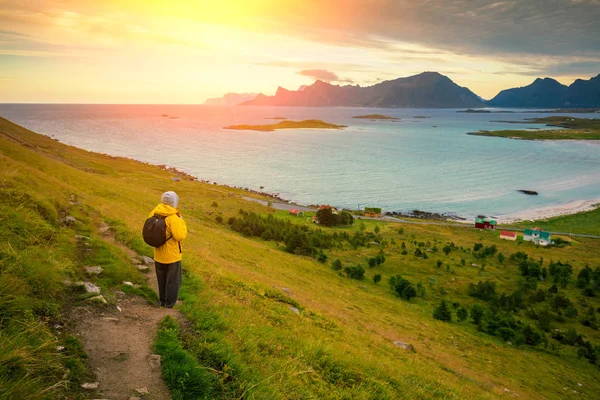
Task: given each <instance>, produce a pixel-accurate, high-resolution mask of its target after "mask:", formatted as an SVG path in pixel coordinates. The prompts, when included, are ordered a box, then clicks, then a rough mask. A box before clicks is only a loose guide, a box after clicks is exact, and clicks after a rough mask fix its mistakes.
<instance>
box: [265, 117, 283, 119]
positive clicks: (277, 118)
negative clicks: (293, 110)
mask: <svg viewBox="0 0 600 400" xmlns="http://www.w3.org/2000/svg"><path fill="white" fill-rule="evenodd" d="M265 119H287V118H286V117H265Z"/></svg>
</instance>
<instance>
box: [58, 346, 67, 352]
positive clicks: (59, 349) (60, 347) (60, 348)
mask: <svg viewBox="0 0 600 400" xmlns="http://www.w3.org/2000/svg"><path fill="white" fill-rule="evenodd" d="M64 349H65V346H56V351H63V350H64Z"/></svg>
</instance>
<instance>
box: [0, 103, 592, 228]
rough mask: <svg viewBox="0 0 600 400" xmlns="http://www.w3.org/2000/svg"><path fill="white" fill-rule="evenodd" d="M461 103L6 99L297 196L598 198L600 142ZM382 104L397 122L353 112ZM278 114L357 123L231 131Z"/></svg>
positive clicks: (389, 201) (14, 108) (107, 139)
mask: <svg viewBox="0 0 600 400" xmlns="http://www.w3.org/2000/svg"><path fill="white" fill-rule="evenodd" d="M456 111H457V110H454V109H364V108H299V107H289V108H288V107H213V106H200V105H64V104H61V105H58V104H0V116H2V117H4V118H7V119H9V120H11V121H14V122H15V123H17V124H20V125H23V126H25V127H26V128H28V129H30V130H32V131H34V132H38V133H41V134H45V135H48V136H51V137H54V138H56V139H58V140H60V141H61V142H63V143H67V144H70V145H74V146H77V147H80V148H84V149H87V150H91V151H95V152H100V153H106V154H110V155H115V156H123V157H129V158H133V159H137V160H140V161H144V162H149V163H153V164H166V165H168V166H173V167H176V168H178V169H181V170H183V171H185V172H187V173H189V174H191V175H194V176H196V177H198V178H199V179H203V180H209V181H216V182H219V183H223V184H227V185H232V186H241V187H248V188H251V189H256V190H259V188H260V187H261V186H263V187H264V191H267V192H270V193H278V194H279V195H280V196H281V197H284V198H286V199H290V200H292V201H295V202H298V203H300V204H332V205H336V206H339V207H348V208H357V207H358V206H360V207H365V206H372V207H382V208H384V209H385V210H387V211H411V210H413V209H419V210H424V211H431V212H439V213H453V214H456V215H460V216H465V217H468V218H471V217H473V216H475V215H478V214H484V215H494V216H497V215H500V216H501V215H506V214H512V213H518V212H522V211H524V210H530V209H536V208H540V207H547V206H553V205H559V204H564V203H567V202H570V201H573V200H591V199H598V198H600V143H598V142H592V141H589V142H585V141H524V140H511V139H505V138H495V137H479V136H473V135H468V134H467V133H468V132H473V131H477V130H480V129H486V130H495V129H521V128H523V129H529V128H535V127H537V128H540V127H541V126H539V125H537V126H536V125H531V124H525V123H516V124H514V123H513V124H510V125H509V124H506V123H501V122H495V121H497V120H505V121H521V120H524V119H525V118H535V117H544V116H548V115H549V114H543V113H531V112H528V113H489V114H487V113H481V114H479V113H477V114H472V113H457V112H456ZM512 111H515V110H512ZM374 113H379V114H385V115H389V116H393V117H397V118H400V120H399V121H388V120H385V121H384V120H378V121H371V120H368V119H367V120H363V119H355V118H352V117H353V116H357V115H365V114H374ZM163 115H168V116H163ZM417 116H424V117H427V118H415V117H417ZM574 116H576V117H579V118H593V117H596V118H597V117H598V115H597V114H589V115H588V114H577V115H574ZM272 117H285V118H288V119H293V120H302V119H322V120H324V121H326V122H331V123H335V124H342V125H347V126H348V128H346V129H343V130H307V129H295V130H280V131H274V132H257V131H233V130H225V129H223V127H225V126H228V125H235V124H270V123H276V122H277V121H276V120H271V119H267V118H272ZM164 189H165V190H167V189H175V190H176V183H172V182H167V183H165V185H164ZM519 189H528V190H535V191H537V192H539V195H538V196H528V195H524V194H522V193H519V192H517V190H519Z"/></svg>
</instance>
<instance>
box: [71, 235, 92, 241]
mask: <svg viewBox="0 0 600 400" xmlns="http://www.w3.org/2000/svg"><path fill="white" fill-rule="evenodd" d="M75 239H77V240H90V237H89V236H82V235H75Z"/></svg>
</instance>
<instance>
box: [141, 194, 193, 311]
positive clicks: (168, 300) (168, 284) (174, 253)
mask: <svg viewBox="0 0 600 400" xmlns="http://www.w3.org/2000/svg"><path fill="white" fill-rule="evenodd" d="M160 201H161V203H160V204H159V205H157V206H156V207H155V208H154V210H152V212H151V213H150V215H149V216H148V217H152V216H153V215H159V216H163V217H166V218H165V224H166V225H167V238H169V240H167V241H166V243H165V244H163V245H162V246H160V247H156V248H154V264H155V267H156V278H157V279H158V297H159V299H160V305H161V307H168V308H172V307H173V306H174V305H175V303H176V302H177V297H178V296H179V288H180V287H181V242H182V241H183V240H184V239H185V237H186V236H187V226H186V224H185V221H184V220H183V218H182V217H181V213H180V212H179V211H178V210H177V205H178V204H179V196H177V193H175V192H165V193H163V195H162V197H161V199H160Z"/></svg>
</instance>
